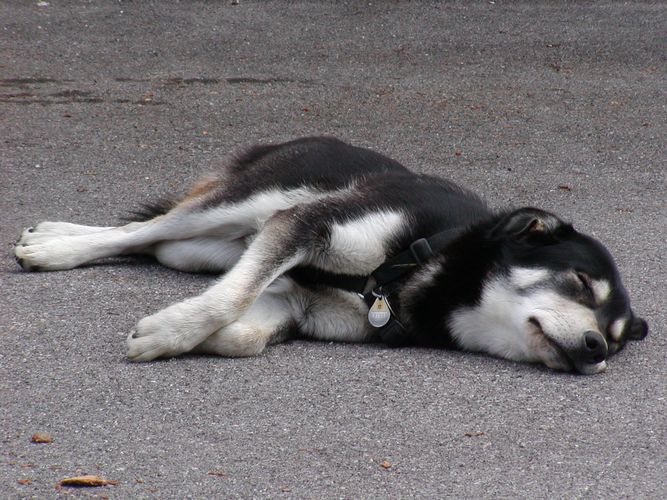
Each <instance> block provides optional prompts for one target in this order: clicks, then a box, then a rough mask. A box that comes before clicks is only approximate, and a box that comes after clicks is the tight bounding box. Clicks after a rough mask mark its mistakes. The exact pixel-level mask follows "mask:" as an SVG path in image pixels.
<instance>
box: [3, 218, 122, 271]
mask: <svg viewBox="0 0 667 500" xmlns="http://www.w3.org/2000/svg"><path fill="white" fill-rule="evenodd" d="M106 229H110V228H106V227H94V226H80V225H78V224H70V223H68V222H41V223H39V224H37V226H35V227H30V228H28V229H26V230H25V231H23V233H22V234H21V237H20V238H19V240H18V241H17V242H16V245H15V246H14V255H15V256H16V261H17V262H18V263H19V265H20V266H21V267H22V268H23V269H26V270H28V271H56V270H63V269H72V268H74V267H76V266H78V265H80V264H82V263H84V262H86V261H87V260H89V257H90V255H88V245H87V241H88V237H92V236H91V235H93V234H95V233H100V232H102V231H105V230H106Z"/></svg>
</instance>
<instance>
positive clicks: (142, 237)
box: [14, 207, 238, 271]
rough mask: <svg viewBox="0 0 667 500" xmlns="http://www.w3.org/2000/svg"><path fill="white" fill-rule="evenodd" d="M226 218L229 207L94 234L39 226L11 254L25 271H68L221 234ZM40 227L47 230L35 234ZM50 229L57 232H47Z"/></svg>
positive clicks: (173, 214) (171, 215)
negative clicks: (170, 243) (160, 245)
mask: <svg viewBox="0 0 667 500" xmlns="http://www.w3.org/2000/svg"><path fill="white" fill-rule="evenodd" d="M230 214H231V215H232V216H233V215H234V212H233V207H231V209H230V210H228V211H225V210H224V209H221V210H220V211H219V213H217V214H215V215H214V216H211V215H210V213H208V212H190V211H187V210H180V211H179V210H174V211H172V212H169V213H168V214H166V215H161V216H158V217H155V218H154V219H151V220H148V221H145V222H132V223H130V224H126V225H124V226H120V227H110V228H95V229H94V230H93V229H92V228H90V229H89V230H88V229H82V228H83V227H85V226H78V227H76V228H75V227H72V226H74V225H72V226H67V225H65V224H66V223H52V222H50V223H42V224H39V225H38V226H37V228H36V229H32V230H31V229H27V230H25V231H24V232H23V234H22V235H21V238H20V239H19V241H18V242H17V243H16V246H15V248H14V254H15V255H16V258H17V260H18V262H19V264H20V265H21V266H22V267H23V268H24V269H27V270H33V271H35V270H40V271H54V270H62V269H72V268H74V267H77V266H80V265H82V264H85V263H88V262H91V261H93V260H96V259H100V258H104V257H113V256H117V255H126V254H131V253H151V250H152V246H153V245H155V244H157V243H160V242H165V241H173V240H186V239H190V238H196V237H201V236H207V235H210V234H216V235H221V234H224V232H225V231H224V228H225V226H226V225H229V224H228V221H227V216H228V215H230ZM233 222H234V221H233V220H232V223H233ZM43 226H44V227H46V228H49V230H46V231H41V230H37V229H39V228H41V227H43ZM54 227H55V228H57V229H58V232H56V231H51V229H50V228H54ZM63 228H65V229H71V232H70V234H62V233H63V232H64V231H65V229H63ZM98 229H99V230H98ZM237 232H238V229H237ZM72 233H74V234H72Z"/></svg>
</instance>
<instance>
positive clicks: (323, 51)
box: [0, 0, 667, 499]
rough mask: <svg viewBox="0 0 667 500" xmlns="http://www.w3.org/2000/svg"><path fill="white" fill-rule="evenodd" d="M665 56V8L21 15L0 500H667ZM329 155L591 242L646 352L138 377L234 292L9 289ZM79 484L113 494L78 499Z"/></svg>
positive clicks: (274, 365)
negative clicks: (121, 237) (566, 225)
mask: <svg viewBox="0 0 667 500" xmlns="http://www.w3.org/2000/svg"><path fill="white" fill-rule="evenodd" d="M666 32H667V5H665V3H663V2H629V3H628V2H626V3H623V2H563V3H562V4H561V3H559V2H511V3H510V2H502V1H495V2H488V1H484V2H460V3H458V2H451V3H450V2H447V3H439V2H395V1H372V2H368V1H366V2H310V1H309V2H251V1H248V0H240V2H239V4H238V5H233V2H231V1H188V2H158V1H145V2H131V1H127V2H126V1H113V2H112V1H108V2H91V1H83V0H81V1H59V0H47V1H45V2H37V1H23V2H16V1H11V0H2V1H0V54H1V56H0V181H1V182H0V213H1V214H2V215H1V217H0V221H1V223H0V241H1V242H2V248H3V251H2V252H1V253H0V282H1V285H2V286H1V289H2V293H1V294H0V304H1V306H0V311H1V312H0V497H2V498H53V497H65V496H67V497H75V498H77V497H100V498H102V497H108V498H251V497H252V498H334V497H335V498H350V499H359V498H531V499H533V498H665V497H666V496H667V485H666V480H665V478H667V445H666V443H667V425H666V424H667V416H666V415H667V405H666V401H665V398H666V392H667V391H666V386H667V383H666V382H667V378H666V374H667V370H666V365H665V349H666V344H667V342H666V340H665V335H664V332H665V323H666V322H665V315H664V308H665V297H666V295H667V294H666V288H667V285H666V283H667V279H666V278H667V269H666V267H667V266H666V264H665V257H664V255H665V248H666V245H665V238H666V233H667V230H666V226H667V223H666V221H667V205H666V201H665V200H666V195H665V193H666V191H667V189H666V187H667V182H666V175H665V172H666V169H667V160H666V159H667V146H666V145H667V93H666V89H667V78H666V76H667V61H666V54H667V39H666V38H665V33H666ZM312 134H327V135H334V136H338V137H340V138H343V139H345V140H349V141H351V142H353V143H355V144H358V145H363V146H368V147H372V148H375V149H377V150H379V151H382V152H385V153H387V154H389V155H390V156H393V157H395V158H397V159H398V160H400V161H402V162H403V163H405V164H406V165H408V166H410V167H412V168H414V169H415V170H419V171H423V172H431V173H436V174H439V175H443V176H447V177H449V178H452V179H454V180H456V181H458V182H460V183H462V184H464V185H466V186H468V187H470V188H472V189H474V190H476V191H477V192H479V193H481V194H482V195H483V197H484V198H485V199H486V200H488V202H489V203H490V204H491V205H492V206H494V207H506V206H509V205H515V206H518V205H537V206H540V207H542V208H545V209H548V210H553V211H555V212H557V213H559V214H561V215H562V216H563V217H564V218H566V219H569V220H571V221H572V222H573V223H574V224H575V226H576V227H578V228H579V229H581V230H584V231H587V232H589V233H592V234H594V235H595V236H597V237H598V238H600V239H601V240H602V241H603V242H605V244H607V246H608V247H609V248H610V249H611V251H612V253H613V254H614V255H615V257H616V259H617V261H618V265H619V267H620V269H621V271H622V273H623V276H624V280H625V282H626V285H627V288H628V289H629V290H630V293H631V296H632V299H633V304H634V307H635V309H636V311H637V312H638V313H640V314H641V315H643V316H644V317H645V318H646V319H647V320H648V322H649V325H650V328H651V333H650V335H649V337H648V338H647V339H646V340H645V341H643V342H641V343H633V344H631V345H629V346H628V347H627V348H626V349H625V350H624V351H623V352H622V353H620V354H619V355H618V356H616V357H615V358H613V359H612V360H611V361H610V363H609V369H608V370H607V372H605V373H603V374H600V375H596V376H590V377H583V376H575V375H569V374H559V373H555V372H552V371H549V370H547V369H543V368H541V367H538V366H531V365H523V364H516V363H511V362H507V361H503V360H498V359H493V358H488V357H483V356H476V355H471V354H462V353H451V352H440V351H434V350H428V349H400V350H392V349H389V348H386V347H383V346H379V345H345V344H328V343H309V342H301V341H299V342H292V343H289V344H285V345H280V346H276V347H272V348H270V349H269V350H268V351H267V352H266V353H265V354H263V355H261V356H259V357H257V358H253V359H224V358H216V357H205V356H199V357H196V356H185V357H181V358H176V359H172V360H167V361H159V362H153V363H147V364H132V363H130V362H128V361H127V360H126V358H125V354H124V353H125V343H124V340H125V336H126V334H127V332H129V331H130V329H131V328H132V326H133V325H134V324H135V323H136V321H137V320H138V319H140V318H141V317H143V316H145V315H147V314H150V313H152V312H155V311H156V310H158V309H160V308H162V307H164V306H166V305H168V304H170V303H173V302H175V301H177V300H180V299H183V298H185V297H189V296H191V295H195V294H198V293H199V292H200V291H201V290H203V289H204V288H205V287H206V286H207V285H208V284H209V283H210V282H211V281H212V280H213V279H214V277H212V276H205V275H204V276H202V275H188V274H184V273H178V272H175V271H171V270H168V269H165V268H162V267H160V266H158V265H156V264H154V263H153V262H151V261H146V260H144V261H133V260H130V259H112V260H107V261H104V262H101V263H100V264H99V265H93V266H88V267H84V268H81V269H76V270H72V271H67V272H54V273H25V272H21V271H20V270H19V268H18V266H17V265H16V263H15V262H14V259H13V254H12V245H13V242H14V241H15V240H16V239H17V238H18V235H19V233H20V231H21V230H22V229H23V228H24V227H28V226H31V225H34V224H35V223H37V222H39V221H40V220H66V221H71V222H76V223H84V224H99V225H108V224H114V223H115V222H116V221H117V220H118V219H119V218H120V217H122V216H124V215H127V213H128V211H130V210H132V209H134V208H136V207H137V206H138V205H139V203H141V202H143V201H148V200H151V199H155V198H157V197H160V196H164V195H167V194H169V193H174V192H182V191H183V190H184V189H185V187H186V186H187V185H188V184H189V183H191V182H193V181H194V180H196V179H197V177H198V176H200V175H201V174H203V173H206V172H207V171H210V170H213V169H215V168H216V165H217V164H218V163H219V161H220V159H221V158H223V157H224V156H225V155H227V154H228V153H229V152H231V151H234V150H235V149H237V148H239V147H241V146H247V145H250V144H253V143H256V142H262V141H280V140H286V139H291V138H295V137H299V136H303V135H312ZM36 433H44V434H47V435H48V436H50V437H51V439H52V442H50V443H33V442H32V436H33V435H35V434H36ZM47 440H49V439H47ZM83 474H91V475H95V476H99V477H101V478H103V479H106V480H110V481H113V482H115V484H110V485H107V486H102V487H92V488H81V489H74V488H69V487H60V488H59V487H58V486H57V485H58V484H59V482H60V481H61V480H63V479H65V478H69V477H73V476H78V475H83Z"/></svg>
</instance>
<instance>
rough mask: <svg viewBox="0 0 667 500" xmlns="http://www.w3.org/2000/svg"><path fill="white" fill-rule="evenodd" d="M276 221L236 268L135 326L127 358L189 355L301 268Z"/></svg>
mask: <svg viewBox="0 0 667 500" xmlns="http://www.w3.org/2000/svg"><path fill="white" fill-rule="evenodd" d="M282 219H284V217H277V218H276V220H275V221H269V222H267V225H266V226H265V227H264V229H263V230H262V231H261V232H260V233H259V235H258V236H257V238H255V240H254V241H253V242H252V244H251V245H250V246H249V247H248V250H246V252H245V253H244V254H243V256H242V257H241V259H240V260H239V261H238V263H237V264H236V265H235V266H234V267H233V268H232V269H231V270H230V271H229V272H228V273H227V274H226V275H224V276H223V277H222V278H221V279H220V280H219V281H218V282H217V283H216V284H215V285H213V286H212V287H211V288H209V289H208V290H207V291H206V292H204V293H203V294H202V295H200V296H198V297H193V298H191V299H187V300H185V301H183V302H180V303H177V304H174V305H172V306H169V307H167V308H166V309H163V310H162V311H160V312H158V313H156V314H153V315H152V316H148V317H146V318H143V319H142V320H141V321H139V323H138V324H137V327H136V329H135V331H134V332H132V333H131V334H130V336H129V337H128V339H127V344H128V356H129V357H130V359H132V360H134V361H150V360H152V359H155V358H158V357H165V356H166V357H169V356H176V355H178V354H181V353H184V352H188V351H190V350H192V349H193V348H194V347H195V346H197V345H198V344H200V343H201V342H203V341H204V340H206V338H208V336H209V335H211V334H212V333H214V332H215V331H217V330H220V329H221V328H224V327H226V326H227V325H229V324H231V323H232V322H234V321H236V320H237V319H239V318H240V317H241V316H242V315H243V314H244V313H245V312H246V311H247V310H248V309H249V308H250V306H251V305H252V304H253V303H254V302H255V300H256V299H257V297H259V295H260V294H261V293H262V292H263V291H264V290H265V289H266V288H267V287H268V286H269V285H270V284H271V283H272V282H273V281H274V280H275V279H276V278H277V277H278V276H280V275H281V274H283V273H284V272H285V271H287V270H289V269H290V268H292V267H294V266H296V265H298V264H299V263H301V262H302V261H303V260H304V258H305V251H304V249H302V248H299V245H297V244H296V241H295V240H294V239H292V238H290V237H289V233H290V231H289V227H286V225H285V224H284V221H283V220H282Z"/></svg>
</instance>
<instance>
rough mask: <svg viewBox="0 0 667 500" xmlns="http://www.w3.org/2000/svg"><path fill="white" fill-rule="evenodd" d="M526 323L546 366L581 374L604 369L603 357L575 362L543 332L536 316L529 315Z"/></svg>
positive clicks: (593, 372) (605, 364)
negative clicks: (588, 361)
mask: <svg viewBox="0 0 667 500" xmlns="http://www.w3.org/2000/svg"><path fill="white" fill-rule="evenodd" d="M528 323H529V325H530V327H531V333H532V334H533V336H534V339H535V340H536V345H537V350H538V353H539V357H540V359H541V360H542V362H543V363H544V364H545V365H546V366H547V367H549V368H551V369H554V370H561V371H574V372H577V373H580V374H582V375H593V374H596V373H600V372H603V371H605V370H606V368H607V362H606V360H605V359H603V360H601V361H599V362H596V363H582V362H577V361H576V359H575V358H573V357H572V356H571V355H570V354H569V353H568V352H567V350H565V349H564V348H563V347H562V346H560V345H559V344H558V342H556V341H554V340H553V339H552V338H551V337H549V336H548V335H547V334H546V333H545V332H544V329H543V328H542V325H541V324H540V322H539V320H538V319H537V318H535V317H530V318H529V319H528Z"/></svg>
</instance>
